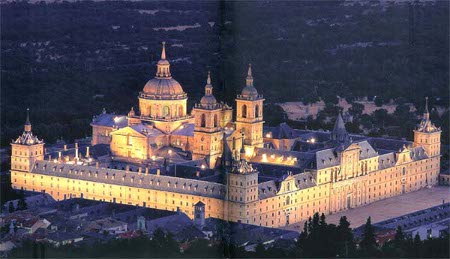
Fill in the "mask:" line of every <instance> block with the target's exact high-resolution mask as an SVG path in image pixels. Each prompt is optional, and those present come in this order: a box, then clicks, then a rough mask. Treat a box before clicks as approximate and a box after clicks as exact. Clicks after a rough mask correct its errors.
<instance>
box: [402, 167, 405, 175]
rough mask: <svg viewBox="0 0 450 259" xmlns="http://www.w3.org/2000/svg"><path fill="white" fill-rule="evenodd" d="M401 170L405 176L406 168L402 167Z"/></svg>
mask: <svg viewBox="0 0 450 259" xmlns="http://www.w3.org/2000/svg"><path fill="white" fill-rule="evenodd" d="M402 170H403V171H402V173H403V175H405V174H406V167H403V169H402Z"/></svg>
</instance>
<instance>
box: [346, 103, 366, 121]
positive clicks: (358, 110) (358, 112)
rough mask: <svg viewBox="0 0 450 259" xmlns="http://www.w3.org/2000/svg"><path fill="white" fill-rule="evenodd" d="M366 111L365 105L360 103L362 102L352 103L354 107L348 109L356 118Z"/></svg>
mask: <svg viewBox="0 0 450 259" xmlns="http://www.w3.org/2000/svg"><path fill="white" fill-rule="evenodd" d="M363 111H364V105H362V104H360V103H356V102H354V103H352V107H350V109H348V112H349V113H350V114H351V115H352V116H353V117H355V119H356V118H359V116H361V115H362V113H363Z"/></svg>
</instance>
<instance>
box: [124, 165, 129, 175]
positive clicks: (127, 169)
mask: <svg viewBox="0 0 450 259" xmlns="http://www.w3.org/2000/svg"><path fill="white" fill-rule="evenodd" d="M125 171H127V173H128V172H129V171H130V165H126V166H125Z"/></svg>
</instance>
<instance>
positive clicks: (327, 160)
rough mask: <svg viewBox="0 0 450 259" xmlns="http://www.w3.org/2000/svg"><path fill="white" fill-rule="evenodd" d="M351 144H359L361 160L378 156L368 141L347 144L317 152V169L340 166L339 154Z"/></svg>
mask: <svg viewBox="0 0 450 259" xmlns="http://www.w3.org/2000/svg"><path fill="white" fill-rule="evenodd" d="M351 144H357V145H358V146H359V147H360V148H361V150H360V153H359V158H360V160H363V159H367V158H371V157H375V156H378V153H377V152H376V151H375V149H373V147H372V146H371V145H370V144H369V142H368V141H367V140H363V141H360V142H353V143H347V144H346V145H345V146H338V147H337V148H328V149H324V150H319V151H316V169H318V170H320V169H324V168H328V167H333V166H338V165H339V164H340V160H339V157H338V152H340V151H342V150H344V149H345V148H347V147H348V146H350V145H351Z"/></svg>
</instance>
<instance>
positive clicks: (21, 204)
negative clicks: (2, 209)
mask: <svg viewBox="0 0 450 259" xmlns="http://www.w3.org/2000/svg"><path fill="white" fill-rule="evenodd" d="M27 208H28V205H27V202H26V201H25V197H20V198H19V201H18V202H17V210H26V209H27Z"/></svg>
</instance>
